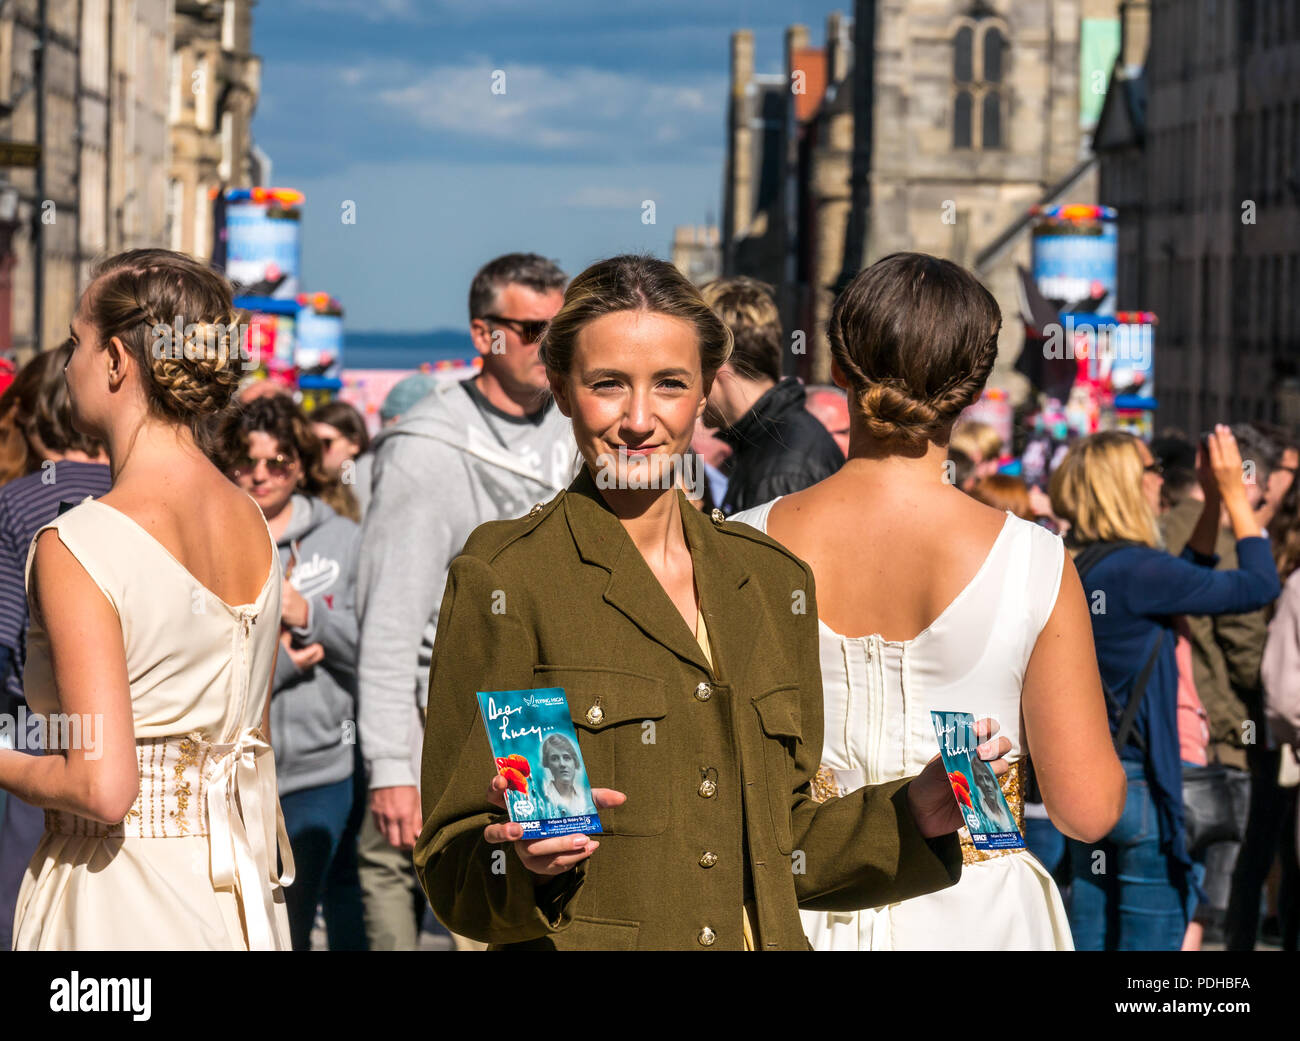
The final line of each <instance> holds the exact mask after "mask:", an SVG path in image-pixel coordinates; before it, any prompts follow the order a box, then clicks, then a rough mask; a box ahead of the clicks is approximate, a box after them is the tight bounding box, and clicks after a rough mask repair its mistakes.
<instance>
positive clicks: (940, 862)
mask: <svg viewBox="0 0 1300 1041" xmlns="http://www.w3.org/2000/svg"><path fill="white" fill-rule="evenodd" d="M175 314H180V315H184V316H186V318H187V319H188V320H189V321H190V322H191V323H192V328H193V329H194V330H195V332H194V341H193V346H195V347H196V348H197V349H195V350H193V351H187V352H180V353H177V352H170V353H169V352H158V351H156V350H153V349H152V346H153V345H152V340H151V331H152V330H153V329H154V328H155V327H156V326H158V325H159V324H161V323H162V321H165V320H169V319H170V317H171V316H172V315H175ZM237 319H238V314H237V312H235V311H234V308H233V302H232V297H231V291H230V287H229V285H228V284H227V283H226V282H225V281H224V280H223V279H222V278H221V276H220V275H218V274H216V273H215V272H213V271H212V270H210V269H209V268H207V267H206V266H204V265H202V264H201V263H198V262H196V261H194V260H192V259H189V258H187V257H185V256H183V255H181V254H176V253H172V252H169V251H164V250H136V251H131V252H128V253H124V254H120V255H118V256H115V257H112V258H109V259H108V260H106V261H105V262H103V263H102V264H101V265H100V266H99V267H98V268H97V269H96V270H95V272H94V274H93V277H92V280H91V282H90V284H89V286H88V288H87V289H86V291H85V292H84V294H83V296H82V298H81V301H80V304H79V307H78V310H77V314H76V318H75V320H74V322H73V325H72V329H71V333H72V336H71V337H70V338H69V340H68V342H66V343H65V344H63V345H62V346H61V347H59V348H57V349H55V350H51V351H48V352H45V353H43V354H41V355H39V356H38V357H37V358H36V359H35V360H33V361H32V362H30V363H28V364H27V365H26V366H25V367H24V368H23V369H21V370H20V371H19V372H18V373H17V375H16V377H15V378H14V379H13V382H12V385H11V386H10V387H9V388H8V389H7V390H6V391H5V392H4V394H3V396H2V397H0V424H2V426H0V481H3V485H2V486H0V670H3V673H4V685H3V697H4V699H5V706H4V709H5V717H6V718H12V719H15V720H24V721H25V727H24V729H23V731H22V732H21V734H17V732H16V731H14V730H13V728H11V733H14V734H15V735H16V740H15V741H14V742H13V744H14V745H15V747H12V748H10V749H0V793H6V794H4V796H3V804H2V806H0V935H3V936H6V937H8V936H10V935H12V942H13V946H14V947H15V948H17V949H32V948H45V949H50V948H53V949H81V948H130V947H148V948H177V949H190V948H211V947H218V948H236V949H255V948H270V949H289V948H292V949H296V950H305V949H310V948H311V946H312V944H313V931H314V930H316V928H317V927H318V925H322V924H323V927H324V937H325V940H324V942H325V943H327V945H328V947H329V948H330V949H333V950H362V949H371V950H380V949H414V948H416V947H417V946H418V945H419V943H420V936H421V930H422V928H423V927H424V925H425V923H426V912H427V911H428V910H429V909H431V910H432V912H433V914H434V915H436V918H437V920H438V921H439V922H441V923H442V925H443V926H444V927H445V928H446V929H447V930H449V931H450V933H451V936H452V938H453V940H454V943H455V945H456V946H457V947H458V948H460V949H464V950H471V949H481V948H483V947H485V946H488V945H493V946H518V947H528V948H539V949H584V948H600V949H630V948H638V947H640V948H646V947H650V948H697V949H698V948H701V947H717V948H727V949H746V950H768V949H806V948H808V947H812V948H814V949H817V950H845V949H847V950H863V949H869V950H889V949H936V948H938V949H954V950H972V949H975V950H981V949H987V950H997V949H1042V950H1068V949H1075V948H1078V949H1097V950H1102V949H1156V950H1178V949H1180V948H1181V949H1188V950H1191V949H1197V948H1199V947H1200V946H1201V945H1202V944H1205V943H1213V944H1222V945H1224V946H1226V947H1228V948H1229V949H1233V950H1240V949H1250V948H1252V947H1253V946H1254V945H1255V944H1256V943H1257V941H1258V938H1259V935H1260V932H1261V917H1263V918H1264V919H1265V920H1264V922H1263V931H1264V932H1265V933H1266V934H1267V933H1272V932H1273V931H1274V930H1276V932H1277V942H1278V943H1280V944H1281V945H1282V946H1284V947H1285V948H1287V949H1291V950H1294V949H1295V946H1296V940H1297V909H1296V904H1295V900H1296V891H1297V890H1296V886H1297V882H1298V881H1300V879H1298V878H1297V875H1298V874H1300V870H1298V869H1297V861H1296V855H1297V824H1296V791H1297V789H1296V784H1295V780H1296V775H1297V774H1298V773H1300V769H1297V766H1296V753H1295V751H1293V750H1295V749H1300V735H1298V734H1297V730H1298V729H1300V577H1295V573H1296V571H1297V570H1298V567H1297V565H1300V483H1297V482H1295V481H1294V475H1295V471H1296V468H1297V464H1298V462H1300V451H1298V450H1297V444H1296V443H1295V442H1293V441H1292V440H1291V439H1290V438H1289V437H1287V436H1286V434H1285V432H1283V431H1280V430H1277V429H1272V428H1264V427H1260V426H1251V425H1238V426H1236V427H1234V428H1229V427H1227V426H1217V427H1216V428H1215V429H1214V430H1212V431H1209V432H1206V433H1205V434H1203V435H1199V436H1197V437H1195V438H1194V439H1189V438H1187V437H1184V436H1182V435H1179V434H1177V433H1172V432H1171V433H1168V434H1167V435H1166V436H1162V437H1159V438H1156V439H1154V440H1153V441H1152V442H1151V443H1150V444H1148V443H1146V442H1145V441H1144V440H1142V439H1141V438H1139V437H1137V436H1134V435H1132V434H1127V433H1122V432H1115V431H1111V432H1103V433H1098V434H1093V435H1090V436H1087V437H1082V438H1078V439H1075V440H1072V441H1067V442H1056V443H1053V442H1051V441H1050V439H1048V440H1045V439H1044V438H1042V437H1036V436H1034V435H1033V434H1032V433H1031V435H1030V436H1029V438H1028V441H1027V442H1026V443H1024V444H1018V445H1017V444H1006V443H1004V440H1003V438H1001V437H999V435H998V434H997V433H996V432H995V431H994V430H993V429H992V428H991V427H989V426H987V425H986V424H983V423H978V422H972V421H966V420H963V419H962V413H963V412H964V410H966V409H967V408H968V407H969V406H970V405H972V404H973V403H974V402H976V401H977V400H978V399H979V398H980V395H981V392H982V391H983V389H984V387H985V384H986V381H987V379H988V377H989V374H990V372H991V370H992V367H993V364H994V361H995V359H996V355H997V344H998V334H999V331H1000V328H1001V323H1002V317H1001V315H1000V313H999V311H998V308H997V306H996V303H995V302H994V300H993V298H992V297H991V296H990V295H989V293H988V292H987V290H985V289H984V287H983V286H981V285H980V284H979V282H978V281H977V280H976V279H975V278H974V277H973V276H972V275H970V274H969V273H968V272H966V271H964V270H963V269H961V268H960V267H958V266H956V265H954V264H952V263H950V262H947V261H942V260H938V259H936V258H934V257H929V256H925V255H921V254H896V255H894V256H891V257H887V258H884V259H883V260H881V261H879V262H877V263H876V264H874V265H872V266H871V267H870V268H868V269H866V270H865V271H863V272H862V273H861V274H859V275H858V276H857V277H856V278H855V279H854V280H853V281H852V282H851V283H850V284H849V285H848V286H847V287H846V288H845V289H844V291H843V292H842V293H841V294H840V296H839V298H838V299H837V300H836V302H835V305H834V308H833V311H832V314H831V318H830V322H829V325H828V329H827V334H828V338H829V341H830V348H831V357H832V365H831V377H832V381H833V382H832V383H831V384H827V385H820V386H813V387H805V385H804V384H803V383H802V382H801V381H800V380H798V379H797V378H795V377H792V376H783V375H782V372H783V371H784V368H785V365H784V361H785V359H784V357H783V354H784V351H785V350H786V347H785V344H786V342H787V341H786V335H785V330H783V329H782V326H781V321H780V317H779V313H778V310H777V307H776V304H775V299H774V293H773V290H772V287H770V286H767V285H764V284H763V283H761V282H757V281H755V280H753V279H748V278H723V279H718V280H716V281H714V282H711V283H709V284H707V285H705V286H703V287H700V288H697V287H695V286H693V285H692V284H691V283H690V282H689V281H688V280H686V279H685V278H684V277H683V276H682V275H681V274H680V273H679V272H677V270H676V269H675V268H673V267H672V266H671V265H669V264H667V263H665V262H662V261H658V260H655V259H653V258H650V257H645V256H620V257H614V258H610V259H608V260H604V261H600V262H598V263H596V264H594V265H592V266H591V267H589V268H588V269H587V270H585V271H584V272H582V273H580V274H579V275H577V276H576V277H574V278H572V279H570V278H569V276H568V275H567V274H566V273H565V272H563V271H562V270H560V269H559V268H558V267H557V266H556V265H555V264H554V263H553V262H551V261H549V260H547V259H545V258H544V257H541V256H538V255H535V254H524V253H515V254H507V255H505V256H502V257H498V258H496V259H494V260H492V261H491V262H489V263H488V264H486V265H485V266H484V267H483V268H482V269H481V270H480V271H479V272H478V273H477V274H476V275H475V277H474V279H473V282H472V284H471V286H470V289H469V319H470V322H469V330H470V334H471V337H472V340H473V343H474V346H475V348H476V350H477V352H478V354H479V356H480V358H481V366H480V367H479V369H478V371H477V374H476V375H474V376H473V377H471V378H469V379H466V380H463V381H447V380H435V379H433V378H432V377H431V376H428V375H426V374H423V373H416V374H414V375H411V376H408V377H407V378H405V379H403V380H402V381H401V382H400V383H398V384H397V385H396V387H395V388H394V389H393V391H392V392H391V393H390V394H389V396H388V398H387V399H386V401H385V402H384V405H383V408H382V410H381V420H382V427H381V429H380V430H379V432H378V433H377V434H376V435H375V436H373V437H372V436H371V434H370V433H369V431H368V430H367V427H366V424H365V422H364V420H363V419H362V417H361V416H360V415H359V414H358V413H357V412H356V410H355V409H353V408H352V407H351V406H349V405H347V404H345V403H343V402H338V401H336V402H331V403H328V404H325V405H322V406H319V407H317V408H316V409H314V410H313V411H312V412H311V413H310V414H308V413H306V412H304V410H303V408H302V407H301V406H300V405H299V404H297V403H296V402H295V401H294V399H293V397H292V396H291V395H290V394H288V393H287V392H285V391H283V390H279V389H277V388H276V387H275V386H273V385H272V384H270V383H268V382H265V381H255V382H252V383H249V382H248V380H247V375H246V373H245V372H244V371H243V369H242V367H241V366H240V364H239V362H240V358H239V354H238V352H237V351H235V350H232V349H231V344H229V343H228V342H223V341H222V337H223V336H225V335H227V331H228V330H229V329H232V328H237V327H238V321H237ZM214 342H215V343H216V344H217V346H218V348H219V349H217V350H215V351H214V350H213V349H212V346H213V344H214ZM534 687H561V688H563V689H564V690H565V692H566V696H567V698H568V701H569V706H570V709H571V713H572V719H573V723H574V726H575V730H576V732H577V734H578V739H579V740H578V745H579V748H578V749H577V750H574V749H573V748H571V747H569V743H568V742H567V739H560V738H556V739H554V740H553V741H552V742H551V745H550V746H548V748H549V752H548V755H547V759H546V763H545V764H544V765H543V772H544V775H545V776H544V777H543V778H540V779H539V784H540V785H541V786H542V788H541V790H543V791H545V792H547V793H549V794H548V797H549V798H553V799H554V800H556V801H557V803H564V804H565V805H568V803H567V802H565V800H569V799H572V798H574V797H575V796H574V795H573V792H574V791H576V789H575V787H574V785H573V781H574V777H575V771H581V772H584V773H585V775H586V777H587V779H588V780H589V781H590V785H591V792H592V798H593V799H594V801H595V803H596V806H597V807H598V808H599V813H600V819H601V824H602V828H601V832H600V834H599V835H592V836H588V835H578V836H564V837H562V838H549V839H540V840H528V839H524V838H523V832H522V829H521V828H520V826H519V825H518V824H516V823H513V822H510V821H509V820H508V818H507V817H506V815H505V813H504V805H505V804H504V797H503V796H504V789H503V786H504V781H503V780H502V779H501V778H500V777H497V776H495V775H494V771H493V769H492V757H491V752H490V749H489V745H488V739H487V733H486V731H485V729H484V727H483V724H482V721H481V720H480V719H479V717H478V705H477V700H476V698H475V692H476V691H487V690H519V689H529V688H534ZM28 708H30V710H31V713H32V715H31V716H30V717H28V715H27V712H26V710H27V709H28ZM931 710H943V711H948V710H961V711H965V712H970V713H972V714H973V716H974V717H975V718H976V719H977V720H979V723H978V733H979V735H980V738H981V740H982V742H983V743H982V744H981V745H980V748H979V755H980V756H981V757H982V758H984V759H986V760H987V761H988V762H989V764H990V766H991V769H992V773H993V775H995V776H996V777H997V778H998V779H999V780H998V783H999V784H1000V785H1001V790H1002V792H1003V794H1004V795H1005V797H1006V800H1007V803H1008V805H1009V806H1010V808H1011V811H1012V814H1013V817H1014V820H1015V823H1016V825H1017V827H1018V828H1020V830H1022V831H1023V832H1024V834H1025V836H1026V839H1027V843H1028V848H1027V850H1014V849H1012V850H987V849H980V848H976V846H975V844H974V843H973V842H972V841H971V839H970V836H969V834H968V833H967V832H966V830H965V829H964V828H963V827H962V825H963V819H962V816H961V814H960V813H959V812H958V806H957V802H956V800H955V799H954V797H953V792H952V788H951V787H950V782H949V779H948V775H947V774H946V772H945V770H944V767H943V763H942V760H940V759H939V758H938V756H937V752H938V745H937V739H936V737H935V733H934V730H933V728H932V726H931V719H930V711H931ZM59 714H63V715H65V716H67V715H72V716H78V717H80V718H84V719H86V720H90V719H92V718H94V719H96V720H99V721H100V722H99V723H97V724H96V725H95V726H94V727H91V726H90V725H89V724H87V727H86V731H87V732H90V731H93V732H94V733H95V734H96V737H97V742H96V744H95V747H90V742H89V741H87V740H82V741H80V742H72V743H68V742H66V741H61V740H60V736H61V737H63V738H66V737H67V727H64V728H63V733H62V735H58V734H56V733H55V732H54V731H52V730H50V729H49V728H48V727H43V726H41V725H39V723H40V717H42V716H44V717H47V718H52V717H54V716H57V715H59ZM83 737H84V734H83ZM575 751H576V752H578V753H580V755H575ZM42 752H43V753H44V754H39V753H42ZM30 753H38V754H30ZM579 760H580V761H579ZM991 783H992V782H990V784H991ZM318 942H319V940H318Z"/></svg>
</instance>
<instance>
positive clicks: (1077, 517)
mask: <svg viewBox="0 0 1300 1041" xmlns="http://www.w3.org/2000/svg"><path fill="white" fill-rule="evenodd" d="M1197 469H1198V473H1199V477H1200V482H1201V488H1202V491H1203V492H1204V494H1205V502H1204V505H1203V506H1202V508H1201V516H1200V519H1199V520H1198V521H1197V524H1196V527H1195V529H1194V530H1193V531H1192V536H1191V538H1190V539H1188V541H1187V546H1186V547H1185V548H1184V550H1183V552H1182V554H1181V556H1179V557H1175V556H1173V555H1171V554H1170V553H1168V552H1166V551H1165V550H1164V548H1163V547H1162V545H1161V541H1160V535H1159V531H1158V528H1157V526H1156V513H1157V511H1158V510H1159V507H1160V487H1161V484H1162V478H1161V471H1160V467H1159V465H1158V464H1157V463H1156V462H1155V460H1154V458H1153V457H1152V455H1151V451H1150V449H1148V448H1147V446H1146V445H1145V444H1144V443H1143V442H1142V441H1140V440H1138V439H1137V438H1136V437H1134V436H1133V435H1131V434H1126V433H1123V432H1120V431H1117V430H1112V431H1105V432H1103V433H1099V434H1092V435H1091V436H1089V437H1085V438H1081V439H1080V440H1078V441H1076V442H1075V443H1074V444H1073V445H1071V446H1070V450H1069V452H1068V453H1067V454H1066V456H1065V459H1064V460H1062V462H1061V465H1060V466H1059V467H1058V468H1057V470H1056V472H1055V473H1054V474H1053V475H1052V484H1051V495H1052V508H1053V511H1054V512H1055V513H1056V514H1057V515H1058V516H1060V517H1063V518H1064V519H1066V520H1068V521H1069V522H1070V546H1071V553H1072V554H1074V559H1075V562H1076V564H1077V565H1078V569H1079V574H1080V576H1081V578H1082V580H1083V588H1084V590H1085V591H1086V593H1087V595H1088V599H1089V603H1090V605H1091V611H1090V616H1091V621H1092V632H1093V638H1094V640H1095V641H1096V645H1097V662H1098V665H1099V667H1100V669H1101V677H1102V681H1103V683H1104V684H1105V689H1106V692H1107V700H1108V702H1109V704H1110V717H1111V728H1112V730H1113V731H1115V732H1116V733H1115V743H1116V745H1117V746H1118V747H1119V755H1120V761H1121V762H1122V764H1123V766H1124V773H1125V774H1126V775H1127V777H1128V796H1127V799H1126V802H1125V804H1124V812H1123V814H1122V815H1121V816H1120V818H1119V820H1118V822H1117V823H1116V824H1115V826H1114V827H1113V828H1111V829H1108V833H1107V834H1106V835H1104V836H1096V837H1094V838H1093V839H1088V838H1087V837H1086V836H1079V835H1072V836H1070V838H1071V841H1070V842H1069V847H1070V863H1071V871H1072V875H1073V882H1072V884H1071V887H1070V927H1071V929H1072V930H1073V932H1074V939H1075V943H1076V944H1077V945H1078V947H1079V949H1080V950H1166V951H1176V950H1178V949H1179V948H1180V947H1181V946H1182V942H1183V937H1184V934H1185V933H1186V931H1187V919H1188V916H1189V912H1190V911H1191V910H1192V908H1193V907H1194V903H1195V902H1194V901H1193V900H1192V899H1191V896H1190V894H1191V892H1192V891H1193V889H1194V887H1193V886H1192V885H1191V879H1190V878H1189V875H1190V870H1191V866H1192V862H1191V858H1190V857H1189V856H1188V853H1187V843H1186V834H1185V829H1184V824H1183V777H1182V758H1181V752H1180V748H1179V739H1178V663H1177V658H1176V654H1175V647H1176V643H1177V633H1176V629H1175V625H1176V616H1179V615H1187V614H1192V615H1214V614H1239V613H1241V612H1243V611H1253V610H1256V609H1258V608H1260V607H1263V606H1264V605H1265V604H1267V603H1269V602H1270V601H1271V600H1273V599H1274V598H1275V597H1276V596H1277V595H1278V592H1279V585H1278V580H1277V569H1276V568H1275V567H1274V564H1273V557H1272V555H1271V553H1270V552H1269V546H1268V540H1267V539H1266V538H1262V537H1261V531H1260V526H1259V521H1258V520H1257V519H1256V517H1255V512H1254V510H1253V509H1252V508H1251V505H1250V503H1249V501H1248V500H1247V497H1246V488H1245V485H1244V483H1243V480H1242V466H1241V454H1240V453H1239V452H1238V450H1237V443H1236V440H1235V439H1234V438H1233V436H1232V431H1231V430H1229V429H1228V428H1227V427H1226V426H1223V425H1222V424H1220V425H1219V426H1218V427H1216V428H1215V431H1214V432H1212V433H1211V434H1209V435H1208V437H1207V439H1206V441H1205V443H1204V444H1203V445H1202V446H1201V449H1200V458H1199V460H1198V467H1197ZM1221 508H1222V509H1225V510H1226V511H1227V514H1228V518H1229V520H1230V521H1231V524H1232V530H1233V534H1234V535H1236V537H1237V560H1238V564H1239V567H1238V568H1237V569H1236V570H1233V571H1216V570H1215V569H1214V564H1215V562H1216V561H1217V559H1218V558H1217V557H1216V556H1214V544H1215V539H1216V537H1217V533H1218V528H1219V514H1220V509H1221ZM1048 810H1049V812H1050V811H1051V806H1050V804H1049V806H1048ZM1052 820H1053V821H1056V817H1055V815H1054V814H1052ZM1058 826H1059V822H1058ZM1062 830H1063V831H1064V830H1065V829H1064V828H1062ZM1067 834H1068V832H1067ZM1098 839H1100V841H1098ZM1099 867H1100V868H1101V870H1099Z"/></svg>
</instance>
